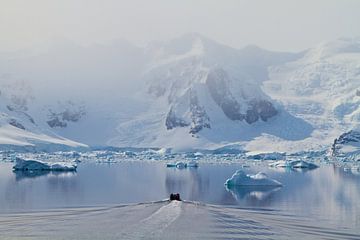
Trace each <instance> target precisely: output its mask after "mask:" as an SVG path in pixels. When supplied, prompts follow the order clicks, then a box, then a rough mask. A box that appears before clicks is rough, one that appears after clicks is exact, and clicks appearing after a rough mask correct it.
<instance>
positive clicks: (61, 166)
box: [13, 158, 77, 171]
mask: <svg viewBox="0 0 360 240" xmlns="http://www.w3.org/2000/svg"><path fill="white" fill-rule="evenodd" d="M76 167H77V165H76V164H73V163H65V162H55V163H49V162H42V161H38V160H25V159H21V158H16V162H15V165H14V167H13V169H14V171H35V170H36V171H75V170H76Z"/></svg>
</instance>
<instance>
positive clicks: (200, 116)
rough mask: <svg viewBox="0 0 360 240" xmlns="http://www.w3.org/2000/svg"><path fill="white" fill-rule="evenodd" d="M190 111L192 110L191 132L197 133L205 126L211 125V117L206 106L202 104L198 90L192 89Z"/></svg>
mask: <svg viewBox="0 0 360 240" xmlns="http://www.w3.org/2000/svg"><path fill="white" fill-rule="evenodd" d="M190 112H191V127H190V133H191V134H196V133H198V132H200V131H201V130H202V129H203V128H211V127H210V118H209V116H208V115H207V113H206V111H205V109H204V107H202V106H200V103H199V100H198V97H197V95H196V92H194V91H190Z"/></svg>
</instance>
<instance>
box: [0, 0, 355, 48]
mask: <svg viewBox="0 0 360 240" xmlns="http://www.w3.org/2000/svg"><path fill="white" fill-rule="evenodd" d="M359 24H360V1H359V0H298V1H295V0H178V1H175V0H143V1H139V0H128V1H125V0H0V51H11V50H16V49H22V48H26V47H29V46H33V45H41V44H43V43H46V42H49V41H52V40H53V39H69V40H72V41H74V42H77V43H80V44H92V43H108V42H111V41H114V40H116V39H125V40H128V41H130V42H132V43H134V44H137V45H143V44H145V43H146V42H149V41H151V40H166V39H171V38H175V37H177V36H180V35H182V34H184V33H189V32H198V33H200V34H203V35H204V36H207V37H209V38H211V39H214V40H216V41H219V42H221V43H224V44H226V45H229V46H232V47H236V48H240V47H243V46H245V45H248V44H255V45H258V46H260V47H263V48H267V49H270V50H282V51H299V50H303V49H306V48H309V47H312V46H315V45H317V44H318V43H320V42H322V41H327V40H333V39H336V38H339V37H350V38H352V37H359V36H360V27H359Z"/></svg>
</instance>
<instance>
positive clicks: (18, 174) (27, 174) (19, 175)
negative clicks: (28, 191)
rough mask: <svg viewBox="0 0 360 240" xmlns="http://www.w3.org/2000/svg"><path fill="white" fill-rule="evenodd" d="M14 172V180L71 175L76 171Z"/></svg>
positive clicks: (74, 174)
mask: <svg viewBox="0 0 360 240" xmlns="http://www.w3.org/2000/svg"><path fill="white" fill-rule="evenodd" d="M13 173H14V174H15V180H16V181H21V180H24V179H31V178H38V177H44V176H47V177H59V178H66V177H73V176H76V171H71V172H61V171H40V170H39V171H13Z"/></svg>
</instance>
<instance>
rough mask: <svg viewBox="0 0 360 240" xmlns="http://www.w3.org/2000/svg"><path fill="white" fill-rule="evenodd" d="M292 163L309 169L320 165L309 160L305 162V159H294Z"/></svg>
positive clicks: (295, 166)
mask: <svg viewBox="0 0 360 240" xmlns="http://www.w3.org/2000/svg"><path fill="white" fill-rule="evenodd" d="M291 165H292V167H293V168H308V169H314V168H317V167H318V166H317V165H315V164H313V163H309V162H305V161H303V160H299V161H292V162H291Z"/></svg>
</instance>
